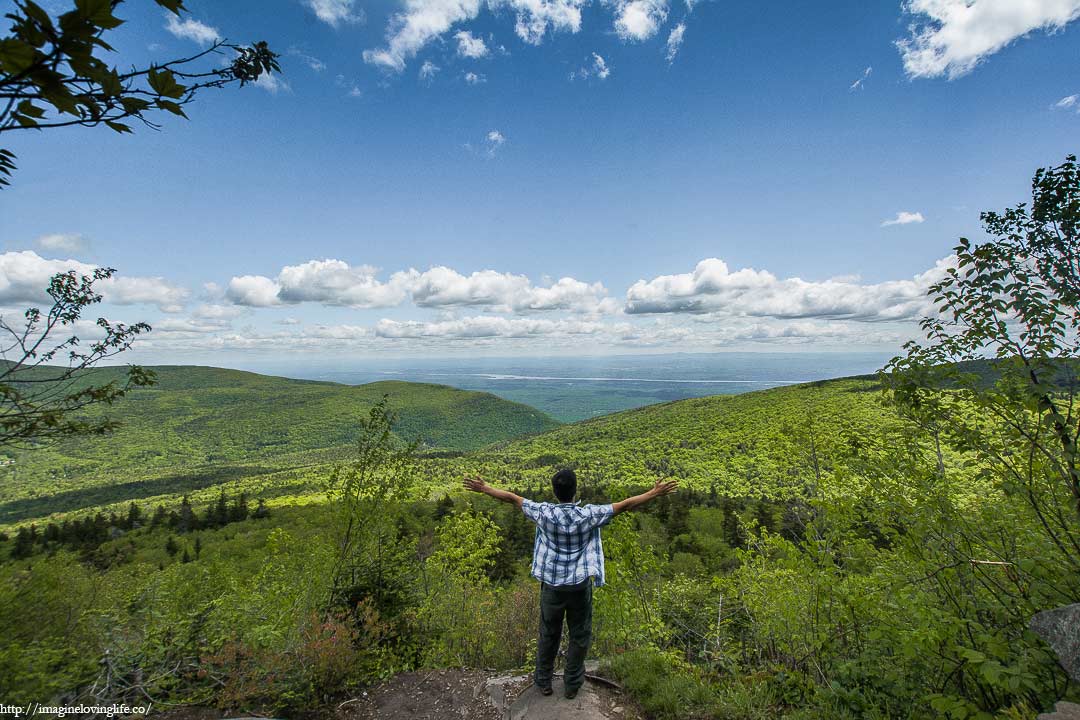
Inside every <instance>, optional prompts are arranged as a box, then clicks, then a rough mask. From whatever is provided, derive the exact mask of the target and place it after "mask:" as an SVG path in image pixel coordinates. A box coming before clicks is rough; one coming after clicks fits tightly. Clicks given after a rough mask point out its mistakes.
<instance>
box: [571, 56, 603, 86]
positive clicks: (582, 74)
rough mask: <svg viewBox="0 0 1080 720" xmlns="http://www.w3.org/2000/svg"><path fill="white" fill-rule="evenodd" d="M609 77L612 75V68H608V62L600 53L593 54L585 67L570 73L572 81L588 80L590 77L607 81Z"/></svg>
mask: <svg viewBox="0 0 1080 720" xmlns="http://www.w3.org/2000/svg"><path fill="white" fill-rule="evenodd" d="M609 75H611V68H610V67H608V64H607V61H606V60H604V58H603V57H602V56H601V55H599V54H598V53H593V54H592V57H591V58H589V59H588V64H587V65H586V66H585V67H583V68H581V69H580V70H576V71H574V72H572V73H570V79H571V80H578V79H581V80H586V79H588V78H590V77H597V78H600V79H601V80H607V79H608V76H609Z"/></svg>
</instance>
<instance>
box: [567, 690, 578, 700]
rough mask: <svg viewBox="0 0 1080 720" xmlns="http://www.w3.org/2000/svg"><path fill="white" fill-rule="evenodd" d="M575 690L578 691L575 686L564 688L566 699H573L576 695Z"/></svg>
mask: <svg viewBox="0 0 1080 720" xmlns="http://www.w3.org/2000/svg"><path fill="white" fill-rule="evenodd" d="M577 691H578V689H577V688H566V693H565V694H566V699H567V700H573V699H574V698H576V697H577Z"/></svg>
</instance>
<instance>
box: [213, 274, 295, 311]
mask: <svg viewBox="0 0 1080 720" xmlns="http://www.w3.org/2000/svg"><path fill="white" fill-rule="evenodd" d="M279 292H281V286H280V285H278V284H277V283H276V282H274V281H273V280H271V279H270V278H268V277H264V276H262V275H240V276H238V277H234V278H233V279H232V280H230V281H229V285H228V287H227V288H226V289H225V297H226V298H227V299H228V300H229V301H230V302H234V303H236V304H237V305H247V306H249V307H273V306H274V305H280V304H281V300H279V299H278V293H279Z"/></svg>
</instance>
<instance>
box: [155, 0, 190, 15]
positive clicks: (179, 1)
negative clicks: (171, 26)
mask: <svg viewBox="0 0 1080 720" xmlns="http://www.w3.org/2000/svg"><path fill="white" fill-rule="evenodd" d="M154 2H156V3H157V4H158V5H160V6H161V7H163V8H165V9H166V10H168V11H169V12H171V13H173V14H175V15H179V14H180V11H181V10H186V9H187V8H185V7H184V0H154Z"/></svg>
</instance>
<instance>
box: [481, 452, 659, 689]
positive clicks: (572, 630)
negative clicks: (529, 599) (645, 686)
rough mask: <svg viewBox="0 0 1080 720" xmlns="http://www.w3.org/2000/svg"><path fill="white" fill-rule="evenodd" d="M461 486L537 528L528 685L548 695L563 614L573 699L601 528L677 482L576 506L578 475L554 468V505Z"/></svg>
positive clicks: (585, 647)
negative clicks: (534, 636)
mask: <svg viewBox="0 0 1080 720" xmlns="http://www.w3.org/2000/svg"><path fill="white" fill-rule="evenodd" d="M465 487H466V488H467V489H469V490H472V491H473V492H479V493H484V494H485V495H490V496H491V497H493V498H495V499H496V500H499V501H500V502H505V503H511V504H513V505H516V506H517V507H519V508H521V510H522V512H524V513H525V517H527V518H529V520H531V521H533V522H534V523H535V524H536V539H535V540H534V541H533V557H532V576H533V577H534V578H536V579H537V580H539V581H540V637H539V640H538V642H537V645H536V672H535V674H534V675H533V682H534V683H536V686H537V687H538V688H539V689H540V692H541V693H543V694H544V695H550V694H551V675H552V672H553V670H554V668H555V656H556V655H557V654H558V652H559V641H560V640H561V638H562V624H563V617H564V616H565V617H566V623H567V625H568V629H569V636H570V644H569V647H568V648H567V650H566V673H565V675H564V677H563V686H564V689H565V694H566V697H567V698H573V697H575V696H576V695H577V692H578V689H579V688H581V685H582V683H584V682H585V655H586V654H587V653H588V651H589V643H590V642H591V640H592V589H593V586H594V585H596V586H600V585H603V584H604V550H603V547H602V546H601V544H600V528H601V527H603V526H604V525H607V524H608V523H609V522H611V519H612V518H613V517H615V516H616V515H618V514H619V513H623V512H626V511H628V510H634V509H635V508H638V507H640V506H642V505H644V504H645V503H647V502H649V501H650V500H652V499H653V498H658V497H660V496H662V495H667V494H668V493H671V492H674V491H675V487H676V481H674V480H666V481H665V480H657V481H656V485H654V486H653V488H652V489H651V490H649V491H647V492H644V493H642V494H640V495H635V496H634V497H629V498H626V499H625V500H620V501H619V502H617V503H613V504H610V505H582V504H581V503H580V502H576V503H575V502H574V495H576V494H577V475H576V474H575V473H574V471H573V470H571V469H569V468H566V469H563V470H559V471H558V472H557V473H555V475H554V476H553V477H552V478H551V489H552V490H553V491H554V493H555V499H556V500H558V502H556V503H550V502H533V501H532V500H526V499H525V498H523V497H521V496H520V495H515V494H514V493H512V492H509V491H507V490H499V489H498V488H493V487H491V486H490V485H488V484H487V483H485V482H484V481H483V480H482V479H481V478H479V477H471V478H466V479H465Z"/></svg>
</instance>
